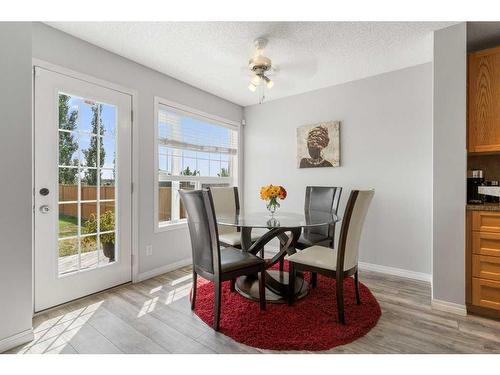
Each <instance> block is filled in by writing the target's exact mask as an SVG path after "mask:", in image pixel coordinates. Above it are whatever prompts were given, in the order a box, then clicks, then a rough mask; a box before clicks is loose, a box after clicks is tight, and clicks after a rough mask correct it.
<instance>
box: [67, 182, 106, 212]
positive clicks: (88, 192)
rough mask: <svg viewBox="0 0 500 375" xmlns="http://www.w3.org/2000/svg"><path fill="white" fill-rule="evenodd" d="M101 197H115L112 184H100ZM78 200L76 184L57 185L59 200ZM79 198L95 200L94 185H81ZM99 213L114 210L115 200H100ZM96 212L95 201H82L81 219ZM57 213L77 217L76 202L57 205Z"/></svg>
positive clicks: (95, 189)
mask: <svg viewBox="0 0 500 375" xmlns="http://www.w3.org/2000/svg"><path fill="white" fill-rule="evenodd" d="M100 194H101V199H115V187H114V186H101V192H100ZM77 200H78V185H63V184H60V185H59V202H69V201H77ZM81 200H85V201H92V200H97V187H96V186H82V187H81ZM100 206H101V207H100V210H101V214H103V213H104V212H106V211H113V212H114V211H115V202H101V204H100ZM92 214H97V203H82V207H81V215H82V219H84V220H87V219H88V218H89V217H90V215H92ZM59 215H66V216H72V217H77V216H78V204H76V203H68V204H60V205H59Z"/></svg>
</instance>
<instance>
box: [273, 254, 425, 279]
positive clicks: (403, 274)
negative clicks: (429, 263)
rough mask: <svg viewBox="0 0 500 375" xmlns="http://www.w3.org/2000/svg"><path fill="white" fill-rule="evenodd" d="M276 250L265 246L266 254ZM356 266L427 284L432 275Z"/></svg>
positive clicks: (359, 264) (393, 268)
mask: <svg viewBox="0 0 500 375" xmlns="http://www.w3.org/2000/svg"><path fill="white" fill-rule="evenodd" d="M278 250H279V249H278V248H277V247H276V246H269V245H266V254H267V253H277V252H278ZM358 266H359V269H360V270H366V271H374V272H379V273H385V274H387V275H393V276H399V277H405V278H407V279H413V280H419V281H426V282H429V283H430V282H432V275H431V274H430V273H423V272H415V271H410V270H405V269H403V268H395V267H388V266H381V265H379V264H373V263H366V262H358Z"/></svg>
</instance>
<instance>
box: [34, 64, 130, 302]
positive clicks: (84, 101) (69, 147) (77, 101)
mask: <svg viewBox="0 0 500 375" xmlns="http://www.w3.org/2000/svg"><path fill="white" fill-rule="evenodd" d="M131 105H132V98H131V96H130V95H127V94H124V93H122V92H119V91H115V90H112V89H109V88H105V87H103V86H100V85H96V84H92V83H89V82H86V81H83V80H80V79H76V78H72V77H69V76H66V75H63V74H59V73H56V72H53V71H50V70H47V69H43V68H41V67H35V135H34V137H35V151H34V155H35V184H34V187H35V191H34V194H35V199H34V202H35V207H34V215H35V277H34V279H35V311H40V310H44V309H47V308H49V307H52V306H55V305H58V304H61V303H64V302H67V301H71V300H73V299H76V298H79V297H83V296H85V295H88V294H92V293H95V292H98V291H100V290H103V289H106V288H110V287H113V286H116V285H119V284H122V283H125V282H128V281H130V280H131V273H132V262H131V233H132V226H131V217H132V216H131V154H132V148H131V127H132V126H131V111H132V107H131Z"/></svg>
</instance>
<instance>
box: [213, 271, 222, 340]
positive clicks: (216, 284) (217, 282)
mask: <svg viewBox="0 0 500 375" xmlns="http://www.w3.org/2000/svg"><path fill="white" fill-rule="evenodd" d="M221 286H222V283H221V282H220V280H214V287H215V306H214V330H216V331H218V330H219V324H220V299H221Z"/></svg>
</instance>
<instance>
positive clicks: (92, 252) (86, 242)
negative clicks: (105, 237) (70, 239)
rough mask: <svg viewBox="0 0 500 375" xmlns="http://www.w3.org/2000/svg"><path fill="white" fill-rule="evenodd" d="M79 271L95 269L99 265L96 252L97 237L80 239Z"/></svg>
mask: <svg viewBox="0 0 500 375" xmlns="http://www.w3.org/2000/svg"><path fill="white" fill-rule="evenodd" d="M80 246H81V254H80V262H81V264H80V269H82V270H85V269H89V268H93V267H96V266H97V265H98V263H99V254H98V251H97V236H96V235H91V236H82V238H81V239H80Z"/></svg>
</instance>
